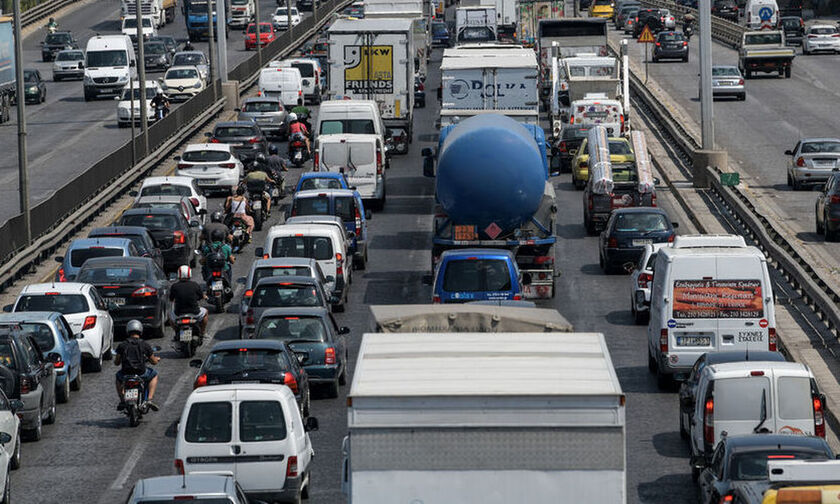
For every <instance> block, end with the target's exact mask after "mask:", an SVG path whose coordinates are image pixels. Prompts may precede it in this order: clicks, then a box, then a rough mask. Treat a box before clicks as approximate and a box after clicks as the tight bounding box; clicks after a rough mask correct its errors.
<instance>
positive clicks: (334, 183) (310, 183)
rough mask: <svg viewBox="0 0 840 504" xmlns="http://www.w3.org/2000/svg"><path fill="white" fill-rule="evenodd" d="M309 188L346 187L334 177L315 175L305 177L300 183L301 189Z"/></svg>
mask: <svg viewBox="0 0 840 504" xmlns="http://www.w3.org/2000/svg"><path fill="white" fill-rule="evenodd" d="M309 189H344V187H342V185H341V182H340V181H339V180H338V179H334V178H324V177H313V178H308V179H305V180H304V181H303V182H301V183H300V189H299V190H301V191H306V190H309Z"/></svg>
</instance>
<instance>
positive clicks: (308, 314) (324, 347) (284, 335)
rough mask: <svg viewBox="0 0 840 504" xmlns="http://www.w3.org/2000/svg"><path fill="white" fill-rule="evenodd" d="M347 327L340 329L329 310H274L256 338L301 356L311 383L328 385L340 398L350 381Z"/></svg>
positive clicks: (266, 314)
mask: <svg viewBox="0 0 840 504" xmlns="http://www.w3.org/2000/svg"><path fill="white" fill-rule="evenodd" d="M347 334H350V329H349V328H347V327H339V326H338V324H337V323H336V322H335V319H334V318H333V316H332V314H331V313H330V311H329V310H328V309H326V308H300V307H295V308H271V309H268V310H265V311H264V312H263V314H262V316H261V317H260V319H259V321H258V322H257V326H256V329H255V331H254V338H256V339H257V340H258V341H259V340H274V341H280V342H282V343H283V344H288V345H289V347H290V348H291V349H292V351H293V352H294V353H295V355H296V356H297V358H298V360H299V362H300V363H301V365H303V369H304V370H305V371H306V375H307V376H308V377H309V383H312V384H313V385H315V384H318V385H324V386H326V392H327V395H328V396H329V397H338V388H339V385H344V384H345V383H346V382H347V365H348V362H349V359H348V354H347V342H346V340H345V335H347Z"/></svg>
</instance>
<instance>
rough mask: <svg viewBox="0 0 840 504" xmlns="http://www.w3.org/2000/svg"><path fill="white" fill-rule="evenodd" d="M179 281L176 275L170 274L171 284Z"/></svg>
mask: <svg viewBox="0 0 840 504" xmlns="http://www.w3.org/2000/svg"><path fill="white" fill-rule="evenodd" d="M177 279H178V277H177V276H175V273H170V274H169V281H170V282H174V281H175V280H177Z"/></svg>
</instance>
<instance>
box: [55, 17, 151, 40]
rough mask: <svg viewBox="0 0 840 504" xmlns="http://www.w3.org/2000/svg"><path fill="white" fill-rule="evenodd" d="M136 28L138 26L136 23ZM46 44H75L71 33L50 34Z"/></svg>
mask: <svg viewBox="0 0 840 504" xmlns="http://www.w3.org/2000/svg"><path fill="white" fill-rule="evenodd" d="M134 26H137V24H136V22H135V25H134ZM44 42H45V43H46V44H69V43H71V42H73V38H72V37H71V36H70V34H69V33H50V34H49V35H47V39H46V40H45V41H44Z"/></svg>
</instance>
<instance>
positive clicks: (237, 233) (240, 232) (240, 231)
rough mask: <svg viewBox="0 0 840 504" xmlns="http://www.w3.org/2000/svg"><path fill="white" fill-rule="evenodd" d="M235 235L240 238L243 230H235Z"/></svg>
mask: <svg viewBox="0 0 840 504" xmlns="http://www.w3.org/2000/svg"><path fill="white" fill-rule="evenodd" d="M233 236H235V237H237V238H239V237H240V236H242V230H241V229H237V230H235V231H234V232H233Z"/></svg>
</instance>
